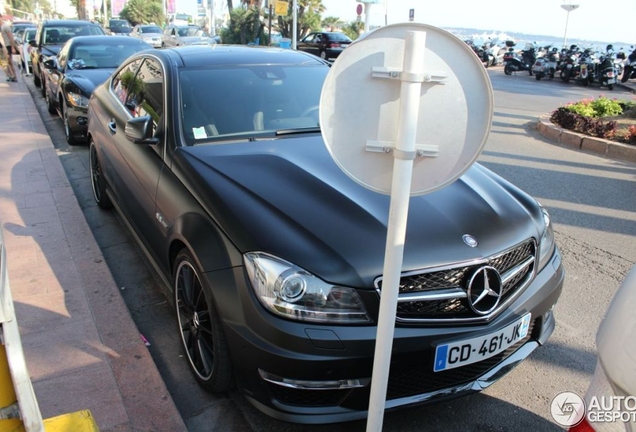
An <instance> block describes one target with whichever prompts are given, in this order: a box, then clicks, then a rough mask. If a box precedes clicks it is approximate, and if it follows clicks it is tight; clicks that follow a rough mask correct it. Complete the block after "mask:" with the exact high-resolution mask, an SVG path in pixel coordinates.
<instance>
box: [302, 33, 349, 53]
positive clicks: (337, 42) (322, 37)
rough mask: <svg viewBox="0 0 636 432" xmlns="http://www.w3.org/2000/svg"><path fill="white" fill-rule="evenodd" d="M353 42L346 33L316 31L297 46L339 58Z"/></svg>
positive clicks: (310, 51) (303, 49) (311, 51)
mask: <svg viewBox="0 0 636 432" xmlns="http://www.w3.org/2000/svg"><path fill="white" fill-rule="evenodd" d="M351 42H352V41H351V39H349V37H348V36H347V35H345V34H344V33H340V32H314V33H309V34H308V35H307V36H305V37H304V38H302V39H301V40H299V41H298V43H297V44H296V47H297V48H298V50H300V51H305V52H308V53H311V54H314V55H317V56H319V57H320V58H323V59H327V60H328V59H333V58H337V57H338V56H339V55H340V53H341V52H342V50H344V49H345V48H346V47H348V46H349V44H350V43H351Z"/></svg>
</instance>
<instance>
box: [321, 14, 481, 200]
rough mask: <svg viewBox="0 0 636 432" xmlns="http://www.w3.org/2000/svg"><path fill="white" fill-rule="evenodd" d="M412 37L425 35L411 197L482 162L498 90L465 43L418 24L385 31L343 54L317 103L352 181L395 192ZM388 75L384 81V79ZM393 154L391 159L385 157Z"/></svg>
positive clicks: (330, 146) (333, 151)
mask: <svg viewBox="0 0 636 432" xmlns="http://www.w3.org/2000/svg"><path fill="white" fill-rule="evenodd" d="M408 32H425V33H426V35H425V39H426V40H425V50H424V54H423V55H424V68H425V71H424V74H423V77H419V78H418V79H422V78H423V82H422V85H421V92H420V98H419V112H418V117H417V122H416V125H417V130H416V132H415V144H416V149H424V150H423V151H421V152H420V154H421V155H423V156H420V157H416V158H415V160H414V164H413V175H412V179H411V191H410V193H411V195H422V194H425V193H428V192H432V191H434V190H437V189H441V188H442V187H444V186H446V185H448V184H450V183H451V182H453V181H455V180H456V179H457V178H458V177H459V176H461V175H462V174H463V173H464V172H465V171H466V170H467V169H468V168H469V167H470V166H471V165H472V164H473V163H474V162H475V160H476V159H477V157H478V156H479V153H480V152H481V150H482V148H483V146H484V144H485V142H486V138H487V136H488V134H489V132H490V124H491V121H492V115H493V92H492V86H491V84H490V79H489V77H488V74H487V73H486V71H485V68H484V66H483V64H482V63H481V62H480V61H479V59H478V58H477V56H475V54H474V53H473V51H472V50H471V49H470V47H468V46H467V45H466V43H464V42H463V41H462V40H461V39H459V38H458V37H456V36H454V35H453V34H451V33H449V32H446V31H445V30H442V29H439V28H436V27H433V26H430V25H427V24H421V23H401V24H393V25H389V26H385V27H381V28H379V29H377V30H374V31H372V32H371V33H368V34H366V35H365V36H364V37H362V38H361V39H358V40H357V41H355V42H354V43H352V44H351V45H349V47H347V49H345V50H344V51H343V52H342V53H341V54H340V56H339V57H338V59H337V60H336V61H335V62H334V64H333V65H332V67H331V70H330V71H329V73H328V74H327V78H326V80H325V84H324V86H323V89H322V94H321V99H320V125H321V129H322V135H323V138H324V141H325V144H326V145H327V148H328V150H329V152H330V153H331V156H332V157H333V159H334V160H335V162H336V164H337V165H338V166H339V167H340V168H341V169H342V170H343V171H344V172H345V173H346V174H347V175H348V176H349V177H351V178H352V179H353V180H355V181H356V182H358V183H360V184H362V185H363V186H365V187H367V188H369V189H371V190H375V191H377V192H380V193H385V194H390V193H391V183H392V173H393V161H394V157H392V155H391V154H390V149H391V147H392V146H393V147H394V146H395V143H396V140H397V139H398V137H397V134H398V125H399V124H400V91H401V82H402V81H401V80H402V79H407V80H412V79H414V78H413V77H411V76H410V75H412V74H404V75H402V74H401V72H400V71H401V68H402V67H403V63H404V54H405V38H406V34H407V33H408ZM382 78H384V79H382ZM387 153H389V154H387Z"/></svg>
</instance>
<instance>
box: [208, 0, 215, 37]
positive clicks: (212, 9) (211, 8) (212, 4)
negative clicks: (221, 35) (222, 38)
mask: <svg viewBox="0 0 636 432" xmlns="http://www.w3.org/2000/svg"><path fill="white" fill-rule="evenodd" d="M214 21H215V17H214V0H210V25H209V28H208V30H209V32H210V36H216V26H215V25H214Z"/></svg>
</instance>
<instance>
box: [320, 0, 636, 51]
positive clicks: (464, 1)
mask: <svg viewBox="0 0 636 432" xmlns="http://www.w3.org/2000/svg"><path fill="white" fill-rule="evenodd" d="M377 1H379V3H378V4H374V5H371V8H370V11H371V20H370V25H371V26H376V25H384V24H385V10H386V18H387V19H386V22H387V23H388V24H393V23H398V22H407V21H408V20H409V10H410V9H414V12H415V19H414V21H416V22H422V23H425V24H429V25H432V26H435V27H441V28H445V27H468V28H476V29H483V30H485V31H488V32H490V31H497V32H499V31H503V32H505V31H508V32H515V33H526V34H536V35H547V36H555V37H565V35H566V32H565V31H566V21H567V39H568V40H569V39H570V38H574V39H583V40H589V41H598V42H622V43H625V44H628V45H633V44H636V24H634V22H635V20H636V0H572V1H570V0H530V1H519V0H446V1H440V0H377ZM322 3H323V4H324V5H325V7H326V8H327V11H326V12H325V13H324V14H323V17H327V16H336V17H339V18H340V19H342V20H344V21H347V22H349V21H354V20H355V19H356V7H357V5H358V4H359V3H358V2H356V1H355V0H322ZM564 4H566V5H567V4H573V5H579V7H578V8H577V9H575V10H573V11H572V12H570V13H569V18H568V13H567V12H566V11H565V10H564V9H562V7H561V6H562V5H564ZM362 21H363V22H364V15H363V16H362Z"/></svg>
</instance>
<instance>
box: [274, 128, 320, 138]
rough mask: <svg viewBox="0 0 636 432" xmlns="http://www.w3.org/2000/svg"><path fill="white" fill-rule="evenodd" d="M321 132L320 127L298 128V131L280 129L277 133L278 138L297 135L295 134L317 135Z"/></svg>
mask: <svg viewBox="0 0 636 432" xmlns="http://www.w3.org/2000/svg"><path fill="white" fill-rule="evenodd" d="M316 132H320V127H310V128H298V129H279V130H277V131H276V136H280V135H295V134H304V133H316Z"/></svg>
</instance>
